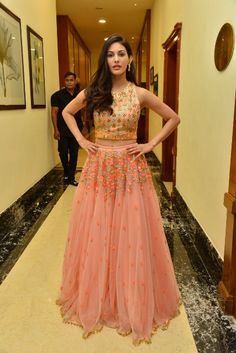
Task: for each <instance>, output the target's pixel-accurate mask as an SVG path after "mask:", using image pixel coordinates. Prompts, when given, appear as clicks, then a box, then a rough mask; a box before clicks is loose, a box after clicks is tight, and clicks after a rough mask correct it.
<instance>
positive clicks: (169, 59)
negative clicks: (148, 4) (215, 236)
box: [161, 23, 182, 186]
mask: <svg viewBox="0 0 236 353" xmlns="http://www.w3.org/2000/svg"><path fill="white" fill-rule="evenodd" d="M181 28H182V24H181V23H177V24H176V25H175V28H174V30H173V31H172V33H171V34H170V36H169V37H168V38H167V40H166V41H165V43H163V44H162V47H163V48H164V50H165V53H164V95H163V97H164V98H163V101H164V102H165V103H166V104H168V105H169V106H170V107H171V108H172V109H173V110H174V111H175V112H176V113H178V97H179V68H180V40H181ZM164 124H165V122H164V121H163V125H164ZM176 158H177V130H175V131H174V132H173V133H172V134H171V135H170V136H169V137H168V138H167V139H166V140H165V141H163V143H162V167H161V179H162V180H163V181H171V182H173V186H175V183H176Z"/></svg>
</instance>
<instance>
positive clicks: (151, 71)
mask: <svg viewBox="0 0 236 353" xmlns="http://www.w3.org/2000/svg"><path fill="white" fill-rule="evenodd" d="M153 79H154V67H153V66H152V67H151V69H150V85H153Z"/></svg>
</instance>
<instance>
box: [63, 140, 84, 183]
mask: <svg viewBox="0 0 236 353" xmlns="http://www.w3.org/2000/svg"><path fill="white" fill-rule="evenodd" d="M78 150H79V144H78V142H77V141H76V139H75V138H74V136H60V140H59V141H58V152H59V156H60V159H61V163H62V166H63V168H64V177H68V178H69V180H74V178H75V171H76V165H77V158H78Z"/></svg>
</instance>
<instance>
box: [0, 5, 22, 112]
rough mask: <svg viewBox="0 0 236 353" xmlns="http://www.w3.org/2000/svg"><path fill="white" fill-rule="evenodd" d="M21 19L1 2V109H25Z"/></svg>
mask: <svg viewBox="0 0 236 353" xmlns="http://www.w3.org/2000/svg"><path fill="white" fill-rule="evenodd" d="M25 107H26V102H25V81H24V66H23V53H22V37H21V20H20V18H19V17H17V16H16V15H14V14H13V13H12V12H11V11H10V10H8V9H7V8H6V7H5V6H4V5H3V4H2V3H0V109H1V110H4V109H25Z"/></svg>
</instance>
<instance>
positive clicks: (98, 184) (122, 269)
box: [58, 35, 180, 344]
mask: <svg viewBox="0 0 236 353" xmlns="http://www.w3.org/2000/svg"><path fill="white" fill-rule="evenodd" d="M84 107H86V109H87V111H88V113H89V114H92V115H93V118H94V124H95V138H96V141H95V143H93V142H91V141H88V140H86V139H85V137H83V135H82V134H81V132H80V131H79V129H78V127H77V124H76V122H75V119H74V117H73V115H74V114H75V113H76V112H77V111H78V110H80V109H82V108H84ZM143 107H146V108H150V109H152V110H153V111H154V112H156V113H158V114H159V115H161V116H162V117H163V118H164V119H165V120H166V124H165V125H164V127H163V128H162V129H161V130H160V131H159V132H158V134H157V135H156V136H155V137H154V138H153V139H152V140H150V141H149V142H148V143H144V144H137V143H136V137H137V125H138V119H139V116H140V109H141V108H143ZM63 117H64V119H65V121H66V123H67V125H68V127H69V128H70V130H71V131H72V133H73V134H74V136H75V138H76V139H77V141H78V143H79V144H80V146H81V147H82V148H84V149H85V150H86V151H87V152H88V159H87V161H86V163H85V166H84V168H83V171H82V174H81V177H80V183H79V186H78V188H77V190H76V194H75V198H74V203H73V211H72V215H71V222H70V229H69V236H68V243H67V246H66V252H65V259H64V268H63V281H62V287H61V293H60V297H59V300H58V304H59V305H61V310H62V314H63V317H64V319H65V321H66V322H71V323H75V324H78V325H80V326H82V327H83V330H84V337H87V336H88V335H89V334H90V333H92V332H95V331H99V330H101V329H102V327H103V325H107V326H109V327H114V328H116V329H117V331H118V333H120V334H121V335H127V334H129V333H132V337H133V342H134V344H139V343H140V342H142V341H145V342H147V343H149V342H150V337H151V335H152V333H153V331H155V330H156V329H157V328H158V327H159V326H162V327H165V326H166V325H167V323H168V322H169V320H170V319H171V318H172V317H174V316H175V315H176V314H177V312H178V306H179V303H180V295H179V291H178V287H177V284H176V279H175V275H174V271H173V265H172V262H171V258H170V254H169V249H168V246H167V242H166V239H165V235H164V231H163V227H162V223H161V217H160V210H159V204H158V200H157V196H156V192H155V189H154V186H153V183H152V178H151V175H150V172H149V169H148V166H147V163H146V160H145V158H144V156H143V155H144V153H146V152H149V151H151V150H152V149H153V148H154V147H155V146H157V145H158V144H159V143H161V142H162V141H163V140H164V139H165V138H166V137H167V136H168V135H170V133H171V132H172V131H173V130H174V129H175V128H176V126H177V125H178V124H179V121H180V119H179V117H178V116H177V115H176V113H175V112H174V111H173V110H172V109H170V108H169V107H168V106H167V105H165V104H164V103H162V102H161V101H160V99H159V98H158V97H156V96H155V95H154V94H152V93H151V92H149V91H147V90H146V89H144V88H141V87H138V86H136V83H135V73H134V65H133V58H132V52H131V48H130V45H129V44H128V43H127V41H126V40H125V39H124V38H122V37H121V36H120V35H113V36H111V37H109V38H108V40H107V41H106V42H105V43H104V46H103V48H102V51H101V54H100V58H99V63H98V70H97V72H96V73H95V75H94V76H93V79H92V81H91V83H90V85H89V86H88V88H87V89H86V90H84V91H82V92H80V93H79V94H78V95H77V97H76V98H75V99H74V100H73V101H72V102H71V103H69V104H68V105H67V107H66V108H65V109H64V111H63Z"/></svg>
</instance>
